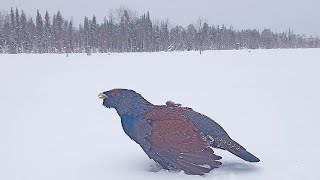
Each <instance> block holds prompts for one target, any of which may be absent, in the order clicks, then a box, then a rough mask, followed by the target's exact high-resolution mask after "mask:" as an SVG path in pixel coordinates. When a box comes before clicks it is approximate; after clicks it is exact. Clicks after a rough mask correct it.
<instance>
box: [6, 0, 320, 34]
mask: <svg viewBox="0 0 320 180" xmlns="http://www.w3.org/2000/svg"><path fill="white" fill-rule="evenodd" d="M11 6H12V7H18V8H19V9H24V10H25V11H26V12H27V14H35V13H36V10H37V9H39V10H40V11H41V12H42V13H43V14H44V12H45V10H48V11H49V12H50V13H53V12H56V11H57V10H60V11H61V12H62V14H63V16H64V17H66V18H71V17H73V20H74V22H75V23H79V22H82V20H83V18H84V16H89V17H92V15H93V14H95V15H96V16H97V18H98V21H102V20H103V17H104V16H107V15H108V11H109V10H110V9H117V8H119V7H120V6H126V7H128V8H130V9H133V10H136V11H137V12H139V13H143V12H146V11H150V14H151V17H152V18H157V19H166V18H168V19H169V20H170V22H171V24H174V25H177V24H178V25H183V26H186V25H187V24H190V23H193V22H196V20H197V19H198V17H200V16H201V17H203V18H204V19H206V20H207V22H208V23H209V24H215V25H218V24H219V25H221V24H225V25H227V26H229V25H233V27H234V28H235V29H242V28H258V29H263V28H270V29H272V30H274V31H277V32H280V31H283V30H287V29H288V28H289V27H290V28H292V29H293V30H294V32H295V33H299V34H306V35H316V36H320V0H157V1H156V0H0V9H4V10H9V9H10V7H11Z"/></svg>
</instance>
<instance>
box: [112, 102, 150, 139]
mask: <svg viewBox="0 0 320 180" xmlns="http://www.w3.org/2000/svg"><path fill="white" fill-rule="evenodd" d="M151 107H152V106H151V105H144V106H141V105H140V106H139V107H134V106H131V108H130V110H126V111H124V110H123V111H119V110H118V109H117V113H118V114H119V116H120V118H121V125H122V128H123V130H124V132H125V133H126V134H127V135H128V136H129V137H130V138H131V139H133V140H135V141H136V139H135V137H136V136H135V125H136V123H137V122H138V121H139V120H140V119H141V118H143V117H144V116H145V113H146V112H147V111H148V110H149V109H150V108H151Z"/></svg>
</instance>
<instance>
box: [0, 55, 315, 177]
mask: <svg viewBox="0 0 320 180" xmlns="http://www.w3.org/2000/svg"><path fill="white" fill-rule="evenodd" d="M319 59H320V49H296V50H251V51H249V50H241V51H205V52H204V54H203V55H199V52H170V53H166V52H160V53H128V54H111V55H107V54H93V55H92V56H86V55H85V54H71V55H69V57H66V55H53V54H44V55H28V54H22V55H3V54H2V55H0V179H1V180H43V179H45V180H71V179H77V180H105V179H131V180H144V179H167V180H171V179H203V177H199V176H188V175H185V174H184V173H182V172H167V171H164V170H159V167H158V166H157V165H156V164H155V163H154V162H153V161H152V160H150V159H148V157H147V156H146V155H145V154H144V152H143V151H142V149H141V148H140V147H139V146H138V145H137V144H135V143H134V142H133V141H131V140H130V139H129V138H128V137H127V136H126V135H125V133H124V132H123V130H122V127H121V124H120V119H119V117H118V115H117V114H116V112H115V110H109V109H106V108H104V107H103V106H102V101H101V100H100V99H98V97H97V96H98V94H99V93H100V92H103V91H106V90H110V89H113V88H129V89H134V90H136V91H137V92H139V93H141V94H142V95H144V97H145V98H146V99H148V100H149V101H150V102H152V103H154V104H164V103H165V102H166V101H167V100H172V101H174V102H176V103H181V104H182V105H183V106H189V107H192V108H193V109H195V110H196V111H199V112H201V113H203V114H206V115H208V116H210V117H211V118H213V119H215V120H216V121H217V122H218V123H219V124H220V125H222V126H223V127H224V128H225V130H226V131H227V132H228V133H229V135H230V136H231V137H232V138H233V139H235V140H236V141H237V142H239V143H240V144H241V145H243V146H244V147H245V148H246V149H247V150H249V151H250V152H252V153H253V154H255V155H256V156H257V157H259V158H260V160H261V162H259V163H247V162H244V161H242V160H241V159H239V158H237V157H236V156H234V155H232V154H230V153H228V152H225V151H221V150H215V152H216V154H218V155H221V156H222V157H223V159H222V163H223V165H222V166H221V168H219V169H215V170H213V171H211V173H209V174H208V175H206V176H205V177H204V178H205V179H237V180H241V179H245V180H255V179H266V180H269V179H288V180H295V179H299V180H300V179H305V180H307V179H320V175H319V173H318V168H319V164H320V156H319V155H318V154H317V153H318V151H319V148H320V141H319V140H318V137H320V132H319V127H320V126H319V125H320V121H319V120H320V113H319V107H320V95H319V92H320V61H319Z"/></svg>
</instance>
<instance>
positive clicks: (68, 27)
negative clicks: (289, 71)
mask: <svg viewBox="0 0 320 180" xmlns="http://www.w3.org/2000/svg"><path fill="white" fill-rule="evenodd" d="M34 19H35V21H34ZM319 47H320V39H319V37H313V36H309V37H307V36H305V35H299V34H295V33H293V30H291V29H288V30H286V31H283V32H274V31H272V30H270V29H263V30H258V29H242V30H237V29H234V28H233V27H226V26H225V25H209V24H208V23H207V22H206V21H205V20H204V19H203V18H198V20H197V22H195V23H192V24H190V25H188V26H186V27H183V26H180V25H172V24H171V23H170V22H169V20H152V18H151V15H150V13H149V12H147V13H144V14H138V13H136V12H134V11H133V10H130V9H127V8H120V9H118V10H116V12H113V13H109V15H108V16H106V17H105V18H104V19H103V21H102V22H97V18H96V16H95V15H93V16H92V17H84V18H83V22H82V23H80V24H79V25H76V24H74V23H73V21H72V20H70V19H66V18H64V17H63V15H62V13H61V12H60V11H58V12H57V13H55V14H53V15H50V14H49V13H48V12H47V11H46V12H45V14H44V15H43V14H41V13H40V12H39V11H37V12H36V16H35V18H33V17H29V16H27V15H26V13H25V12H24V11H23V10H19V9H17V8H15V9H14V8H11V9H10V10H9V11H8V12H7V11H0V53H10V54H18V53H87V54H88V55H90V54H92V53H113V52H119V53H120V52H158V51H194V50H196V51H200V52H202V51H205V50H232V49H279V48H280V49H288V48H319Z"/></svg>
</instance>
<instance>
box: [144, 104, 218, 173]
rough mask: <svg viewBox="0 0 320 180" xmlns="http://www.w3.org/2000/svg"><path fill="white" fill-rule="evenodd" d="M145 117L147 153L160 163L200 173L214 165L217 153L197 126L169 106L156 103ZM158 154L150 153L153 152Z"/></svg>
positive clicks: (207, 170)
mask: <svg viewBox="0 0 320 180" xmlns="http://www.w3.org/2000/svg"><path fill="white" fill-rule="evenodd" d="M146 119H147V120H148V121H149V124H150V126H151V133H150V136H149V137H148V141H149V143H150V144H151V148H150V151H152V152H153V153H150V152H149V153H148V154H149V156H150V157H151V158H153V159H154V160H156V161H157V162H158V163H159V164H160V165H162V164H169V165H170V167H171V168H172V167H173V168H175V169H181V170H183V171H185V173H188V174H195V175H203V174H204V173H208V172H210V171H211V170H212V169H214V168H217V167H218V166H219V165H221V163H220V162H219V161H217V160H219V159H221V157H220V156H217V155H215V154H214V152H213V150H212V149H211V148H210V147H209V145H208V143H207V142H206V140H205V138H204V137H203V136H202V135H201V132H200V131H199V130H198V129H197V128H196V126H195V125H194V124H193V123H191V122H189V121H187V120H186V119H185V117H184V116H183V115H182V114H181V113H179V112H177V111H175V110H174V109H173V108H168V107H155V108H153V109H152V110H150V111H149V112H148V113H147V115H146ZM152 154H154V155H156V156H158V157H155V158H154V157H153V155H152Z"/></svg>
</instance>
